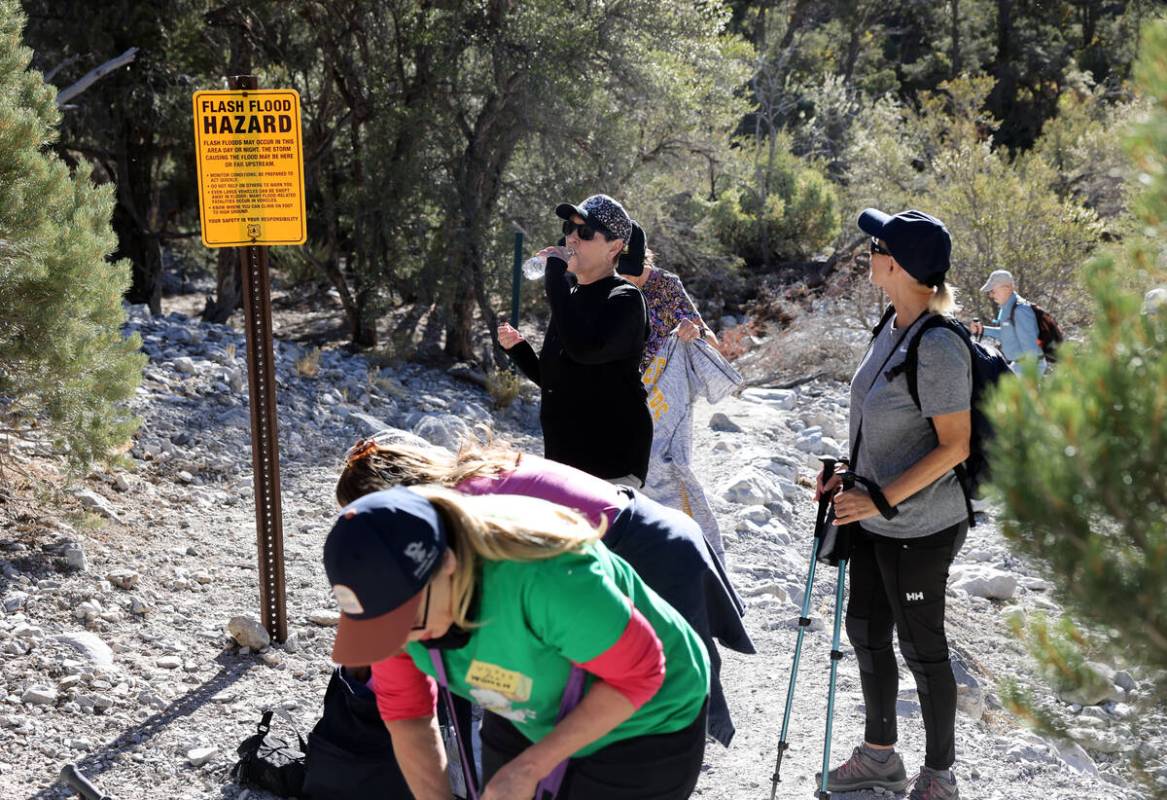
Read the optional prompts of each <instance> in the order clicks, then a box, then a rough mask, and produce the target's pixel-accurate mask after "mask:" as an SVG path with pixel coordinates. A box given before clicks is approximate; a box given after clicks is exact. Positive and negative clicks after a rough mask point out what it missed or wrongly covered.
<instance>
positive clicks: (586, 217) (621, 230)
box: [555, 194, 632, 242]
mask: <svg viewBox="0 0 1167 800" xmlns="http://www.w3.org/2000/svg"><path fill="white" fill-rule="evenodd" d="M572 214H578V215H579V218H580V219H582V220H583V221H584V222H586V223H587V224H588V225H591V226H592V227H593V228H598V229H600V230H602V231H603V232H604V233H607V234H610V235H611V238H613V239H623V240H624V241H625V242H627V241H628V240H629V238H630V237H631V236H632V217H630V216H628V212H627V211H625V210H624V206H622V205H620V203H619V202H618V201H616V200H613V199H612V198H611V197H608V195H606V194H593V195H592V196H591V197H589V198H588V199H586V200H584V201H583V202H582V203H580V204H579V205H572V204H571V203H560V204H559V205H557V206H556V207H555V215H556V216H557V217H559V218H560V219H571V215H572Z"/></svg>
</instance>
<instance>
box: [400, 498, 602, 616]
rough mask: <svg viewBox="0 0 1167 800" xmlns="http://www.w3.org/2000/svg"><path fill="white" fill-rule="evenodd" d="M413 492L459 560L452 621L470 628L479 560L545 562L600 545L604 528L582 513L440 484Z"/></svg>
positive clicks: (456, 570)
mask: <svg viewBox="0 0 1167 800" xmlns="http://www.w3.org/2000/svg"><path fill="white" fill-rule="evenodd" d="M413 491H415V492H417V493H418V494H420V495H421V496H422V497H424V498H426V499H427V500H429V501H430V503H432V504H433V506H434V508H436V509H437V511H438V514H439V516H441V518H442V521H443V522H444V523H445V526H446V537H447V540H448V542H449V546H450V549H451V550H453V551H454V555H456V556H457V557H458V566H457V567H456V568H455V570H454V575H453V577H452V581H453V588H452V596H453V602H452V604H451V605H452V608H453V612H454V623H455V624H456V625H458V626H459V627H462V628H465V629H467V630H469V629H470V628H472V627H474V625H475V622H474V621H473V620H471V619H470V618H469V614H470V606H471V604H472V602H473V600H474V590H475V587H476V585H477V582H478V574H479V563H480V562H481V561H544V560H546V559H549V558H555V557H556V556H558V555H562V554H564V553H571V552H575V551H578V550H580V549H582V548H583V547H584V546H585V545H587V544H590V543H592V542H595V541H598V540H599V538H600V537H601V536H602V535H603V532H604V526H603V525H601V526H600V527H599V528H596V527H593V526H592V525H591V524H590V523H589V522H588V521H587V519H585V518H584V517H583V516H582V515H581V514H577V513H576V512H574V511H572V510H570V509H567V508H564V507H563V506H558V505H556V504H554V503H550V502H548V501H546V500H539V499H536V498H534V497H522V496H518V495H505V494H496V495H478V496H470V495H462V494H458V493H457V492H454V491H451V490H450V489H447V488H445V487H442V486H416V487H414V488H413Z"/></svg>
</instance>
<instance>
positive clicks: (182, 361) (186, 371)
mask: <svg viewBox="0 0 1167 800" xmlns="http://www.w3.org/2000/svg"><path fill="white" fill-rule="evenodd" d="M174 370H175V372H178V373H181V374H183V375H194V371H195V365H194V361H193V360H191V359H189V358H187V357H186V356H182V357H180V358H176V359H174Z"/></svg>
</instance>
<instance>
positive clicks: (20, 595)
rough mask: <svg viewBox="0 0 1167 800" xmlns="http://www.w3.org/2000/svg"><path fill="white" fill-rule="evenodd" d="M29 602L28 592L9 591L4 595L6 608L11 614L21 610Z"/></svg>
mask: <svg viewBox="0 0 1167 800" xmlns="http://www.w3.org/2000/svg"><path fill="white" fill-rule="evenodd" d="M26 603H28V592H9V593H8V594H6V595H4V610H5V611H7V612H8V613H9V614H11V613H13V612H16V611H19V610H20V609H22V608H24V606H25V604H26Z"/></svg>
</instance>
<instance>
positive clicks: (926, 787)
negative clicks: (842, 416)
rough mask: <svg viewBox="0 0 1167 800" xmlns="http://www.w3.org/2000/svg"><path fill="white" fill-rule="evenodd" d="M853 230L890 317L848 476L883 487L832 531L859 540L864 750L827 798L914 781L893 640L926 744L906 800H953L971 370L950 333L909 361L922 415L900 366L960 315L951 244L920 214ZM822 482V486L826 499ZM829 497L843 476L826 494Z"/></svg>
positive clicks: (871, 363)
mask: <svg viewBox="0 0 1167 800" xmlns="http://www.w3.org/2000/svg"><path fill="white" fill-rule="evenodd" d="M859 227H860V228H861V229H862V230H863V231H864V232H865V233H868V234H870V235H871V269H870V276H869V279H870V280H871V282H872V283H873V284H874V285H875V286H877V287H878V288H880V289H882V290H883V292H884V294H886V295H887V297H888V299H889V300H890V301H891V304H892V308H893V309H894V315H893V316H890V317H885V319H886V320H887V322H886V324H884V325H883V326H882V328H881V329H879V330H878V331H877V333H876V335H875V336H874V338H873V339H872V342H871V346H870V347H869V349H868V351H867V354H866V356H865V357H864V358H863V361H862V362H861V363H860V364H859V368H858V370H856V372H855V376H854V378H852V380H851V405H850V408H851V421H850V435H851V469H852V470H853V472H854V473H855V474H856V475H858V476H862V477H864V478H866V479H868V480H869V481H871V482H872V485H873V486H875V487H877V488H878V489H879V491H880V495H881V496H880V497H879V500H880V502H881V505H882V506H883V508H884V510H883V511H882V512H881V510H880V508H878V507H877V506H876V502H875V500H873V493H874V492H873V491H869V490H868V489H867V488H864V487H862V486H856V487H855V488H854V489H852V490H849V491H842V492H840V493H839V494H837V495H836V496H835V501H834V509H835V518H836V521H837V522H838V523H839V524H850V523H859V526H860V529H861V533H860V535H859V536H858V537H857V539H856V541H855V542H854V545H853V550H852V552H851V562H850V571H851V593H850V599H849V601H848V604H847V636H848V637H849V638H850V640H851V644H852V645H853V646H854V647H855V658H856V661H857V662H858V666H859V676H860V680H861V683H862V687H863V702H864V706H865V709H866V718H867V722H866V728H865V734H864V742H863V744H862V745H861V746H859V747H856V748H855V750H854V753H853V754H852V756H851V758H850V759H849V760H847V761H846V762H845V763H843V764H842V765H840V766H839V767H837V768H836V769H833V770H831V771H830V774H829V785H828V789H829V791H832V792H849V791H858V790H860V789H869V788H875V787H882V788H884V789H889V790H892V791H902V790H904V789H905V788H906V787H907V786H908V785H909V783H910V782H909V780H908V777H907V774H906V772H905V770H904V764H903V761H902V760H901V759H900V756H899V754H897V753H896V752H895V750H894V745H895V743H896V740H897V730H896V720H897V714H896V697H897V693H898V689H899V673H898V669H897V666H896V658H895V653H894V652H893V650H892V629H893V628H894V629H895V630H896V632H897V634H898V636H899V642H900V652H901V653H902V654H903V656H904V660H905V661H907V664H908V667H909V669H911V670H912V674H913V675H914V676H915V678H916V686H917V688H918V692H919V698H920V709H921V713H922V716H923V718H924V731H925V735H926V742H927V745H926V754H925V758H924V766H923V768H922V769H921V770H920V774H919V775H918V776H917V777H916V779H915V782H914V785H913V786H912V793H911V795H910V798H911V800H950V798H956V797H957V796H958V793H957V788H956V779H955V776H954V775H953V773H952V771H951V767H952V765H953V762H954V761H955V760H956V746H955V724H956V682H955V680H954V679H953V675H952V668H951V666H950V665H949V662H948V640H947V638H946V636H945V632H944V605H945V596H944V591H945V584H946V582H947V579H948V568H949V565H950V564H951V563H952V560H953V558H954V557H955V555H956V553H957V551H958V550H959V549H960V546H961V544H962V543H963V541H964V538H965V535H966V534H967V532H968V516H967V508H966V506H965V498H964V493H963V491H962V490H961V486H960V483H959V481H958V480H957V477H956V475H955V474H954V473H953V468H954V467H956V466H957V465H959V464H961V463H962V462H963V461H964V460H965V458H966V456H967V455H968V454H969V450H970V432H971V415H970V412H969V409H970V396H971V390H972V368H971V364H972V361H971V355H970V352H969V349H968V346H967V345H966V343H965V341H964V340H962V338H961V337H960V336H959V335H958V334H957V333H956V332H955V331H954V330H952V329H951V328H950V327H948V325H936V326H935V327H928V328H927V329H925V331H924V333H923V335H922V336H921V337H920V339H919V345H918V347H919V349H918V351H917V352H918V368H917V370H918V371H917V376H916V377H917V387H918V393H919V406H917V404H916V402H915V401H914V400H913V398H912V397H911V395H910V392H909V389H908V381H907V376H906V375H904V374H903V373H900V374H895V367H896V366H897V365H899V364H901V363H903V361H904V359H905V357H906V355H907V349H908V345H907V343H908V342H910V341H911V337H912V336H913V335H914V333H915V332H916V331H918V330H920V329H921V328H922V327H923V326H924V325H925V324H926V323H927V322H928V320H929V319H930V318H933V317H935V316H936V315H947V314H950V313H951V311H952V309H953V308H954V305H955V303H954V300H953V295H952V290H951V289H950V288H949V286H948V285H947V283H945V274H946V273H947V271H948V267H949V255H950V252H951V248H952V242H951V239H950V237H949V234H948V230H947V228H945V227H944V224H943V223H941V222H940V220H938V219H935V218H934V217H931V216H929V215H927V214H924V213H922V212H919V211H903V212H901V213H899V214H896V215H895V216H889V215H887V214H885V213H883V212H882V211H877V210H875V209H867V210H866V211H864V212H863V213H862V214H861V215H860V217H859ZM889 313H891V312H889ZM951 323H952V324H953V325H956V324H959V323H956V322H955V321H954V320H953V321H951ZM889 373H890V374H891V375H892V376H893V377H891V378H889ZM828 477H829V476H828ZM822 481H823V476H821V475H820V491H822V490H823V488H824V487H823V486H822ZM836 486H838V477H837V476H836V477H833V478H830V480H829V482H828V483H827V484H826V487H825V489H826V490H830V489H833V488H835V487H836Z"/></svg>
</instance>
